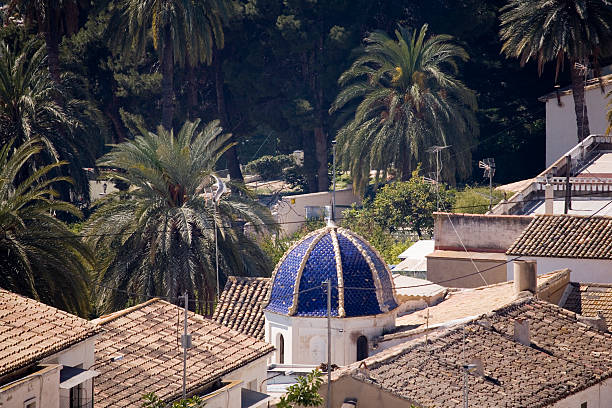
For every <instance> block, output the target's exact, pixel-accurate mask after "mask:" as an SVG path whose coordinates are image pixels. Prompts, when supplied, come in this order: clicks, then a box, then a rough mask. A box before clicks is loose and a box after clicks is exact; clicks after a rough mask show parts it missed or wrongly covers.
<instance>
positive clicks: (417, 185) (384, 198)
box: [372, 170, 455, 237]
mask: <svg viewBox="0 0 612 408" xmlns="http://www.w3.org/2000/svg"><path fill="white" fill-rule="evenodd" d="M438 195H439V199H438ZM454 201H455V196H454V192H453V191H452V190H449V189H447V188H445V186H441V188H440V189H439V193H438V194H436V189H435V186H433V185H432V184H430V183H427V182H426V181H425V180H424V179H423V178H422V177H420V176H419V175H418V170H415V171H414V172H413V173H412V178H411V179H410V180H409V181H406V182H394V183H390V184H387V185H386V186H384V187H383V188H382V189H380V190H379V191H378V192H377V194H376V197H375V198H374V200H373V201H372V215H373V217H374V220H375V221H376V222H377V223H378V224H379V225H380V226H381V227H382V228H384V229H386V230H388V231H391V232H394V231H398V230H403V229H410V230H412V231H415V232H416V233H417V234H418V235H419V237H421V236H422V234H423V233H424V232H431V231H432V230H433V224H434V220H433V213H434V211H436V209H437V205H439V208H440V211H450V210H451V209H452V208H453V204H454Z"/></svg>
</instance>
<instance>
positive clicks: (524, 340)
mask: <svg viewBox="0 0 612 408" xmlns="http://www.w3.org/2000/svg"><path fill="white" fill-rule="evenodd" d="M514 341H516V342H517V343H520V344H522V345H523V346H531V338H530V336H529V321H528V320H527V319H522V318H519V319H516V320H514Z"/></svg>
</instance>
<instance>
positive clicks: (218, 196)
mask: <svg viewBox="0 0 612 408" xmlns="http://www.w3.org/2000/svg"><path fill="white" fill-rule="evenodd" d="M212 177H213V178H214V179H215V180H216V181H217V191H216V192H215V194H214V195H213V198H212V199H213V206H214V216H213V218H214V220H215V267H216V272H217V299H216V300H217V301H219V298H220V297H221V290H220V288H219V243H218V238H217V229H218V228H217V207H218V206H219V201H220V200H221V196H222V195H223V194H224V193H225V191H226V190H227V188H226V186H225V183H224V182H223V180H221V179H220V178H219V177H217V176H215V175H214V174H213V175H212Z"/></svg>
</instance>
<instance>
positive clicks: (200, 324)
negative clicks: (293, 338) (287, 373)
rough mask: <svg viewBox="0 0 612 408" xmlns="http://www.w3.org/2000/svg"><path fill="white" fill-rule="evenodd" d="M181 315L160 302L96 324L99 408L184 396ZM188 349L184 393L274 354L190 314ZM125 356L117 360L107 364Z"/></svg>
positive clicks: (260, 344) (266, 346) (268, 347)
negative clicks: (147, 397)
mask: <svg viewBox="0 0 612 408" xmlns="http://www.w3.org/2000/svg"><path fill="white" fill-rule="evenodd" d="M182 319H183V309H182V308H180V307H178V306H175V305H173V304H171V303H168V302H166V301H163V300H159V299H152V300H150V301H148V302H145V303H143V304H140V305H138V306H135V307H132V308H129V309H126V310H123V311H120V312H117V313H114V314H112V315H109V316H106V317H103V318H101V319H98V320H97V323H98V324H99V325H100V326H101V327H102V329H103V330H102V334H101V335H100V338H99V341H98V343H97V345H96V364H95V366H94V369H95V370H96V371H98V372H100V375H99V376H98V377H97V378H96V406H97V407H102V408H104V407H112V408H119V407H127V406H139V405H140V403H141V402H142V395H143V394H145V393H148V392H155V393H156V394H157V396H158V397H160V398H162V399H165V400H167V399H172V398H174V397H177V396H179V395H180V393H181V390H182V373H183V371H182V370H183V349H182V348H181V345H180V336H181V335H182V333H183V320H182ZM188 325H189V326H188V327H189V328H188V330H189V333H191V335H192V345H193V347H192V348H190V349H189V350H188V352H187V392H189V391H190V390H196V389H198V388H200V387H202V386H205V385H206V384H208V383H210V382H211V381H215V380H217V379H219V378H221V377H222V376H224V375H226V374H228V373H230V372H231V371H233V370H236V369H237V368H239V367H241V366H243V365H245V364H248V363H250V362H251V361H254V360H256V359H258V358H260V357H263V356H265V355H267V354H268V353H270V352H272V351H273V350H274V347H273V346H272V345H270V344H267V343H264V342H262V341H259V340H257V339H255V338H253V337H250V336H247V335H244V334H242V333H239V332H237V331H235V330H231V329H229V328H227V327H225V326H221V325H219V324H217V323H215V322H213V321H212V320H209V319H205V318H204V317H202V316H200V315H197V314H195V313H191V312H189V317H188ZM118 356H123V358H122V359H121V360H118V361H114V362H113V361H111V358H113V357H118Z"/></svg>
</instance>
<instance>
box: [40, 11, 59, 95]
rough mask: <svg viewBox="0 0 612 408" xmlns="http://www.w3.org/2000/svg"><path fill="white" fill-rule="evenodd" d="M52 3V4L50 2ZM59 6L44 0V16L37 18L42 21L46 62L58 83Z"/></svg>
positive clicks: (52, 76)
mask: <svg viewBox="0 0 612 408" xmlns="http://www.w3.org/2000/svg"><path fill="white" fill-rule="evenodd" d="M52 3H53V4H52ZM59 11H60V7H59V5H57V4H55V2H52V1H49V2H46V10H45V11H44V13H45V16H44V17H43V18H39V21H44V23H43V27H44V28H43V30H44V34H45V46H46V48H47V63H48V64H49V73H50V74H51V78H52V79H53V80H54V81H55V82H57V83H58V84H59V83H60V64H59V42H60V33H59V29H60V15H59Z"/></svg>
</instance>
